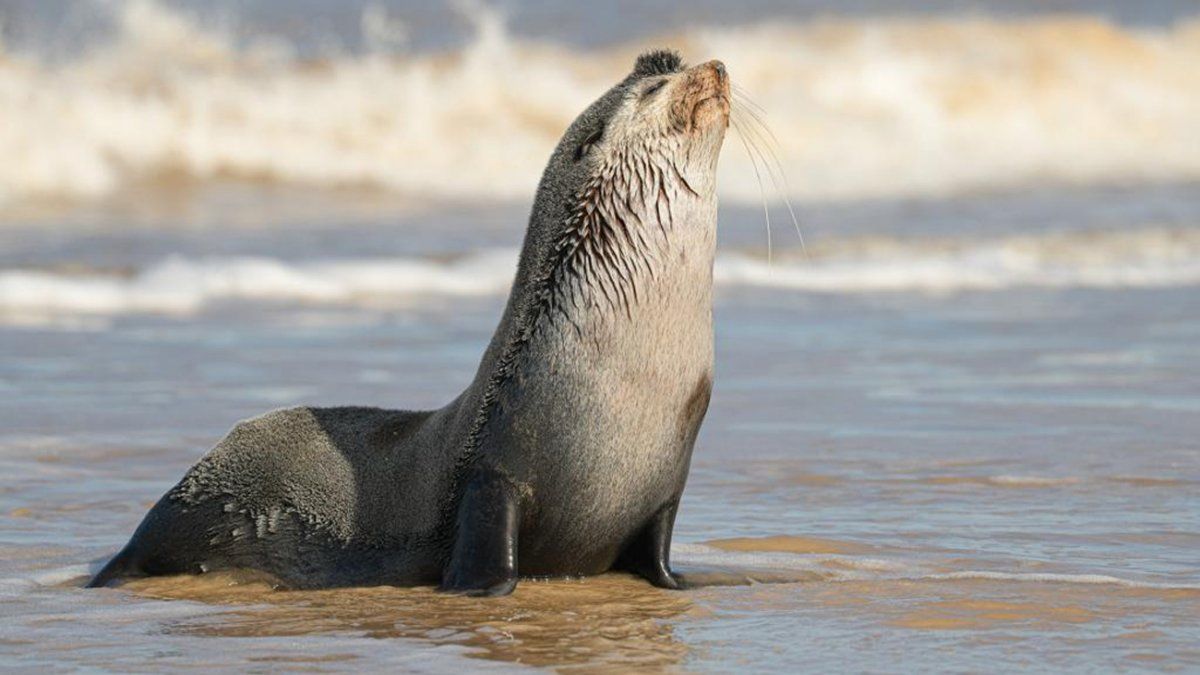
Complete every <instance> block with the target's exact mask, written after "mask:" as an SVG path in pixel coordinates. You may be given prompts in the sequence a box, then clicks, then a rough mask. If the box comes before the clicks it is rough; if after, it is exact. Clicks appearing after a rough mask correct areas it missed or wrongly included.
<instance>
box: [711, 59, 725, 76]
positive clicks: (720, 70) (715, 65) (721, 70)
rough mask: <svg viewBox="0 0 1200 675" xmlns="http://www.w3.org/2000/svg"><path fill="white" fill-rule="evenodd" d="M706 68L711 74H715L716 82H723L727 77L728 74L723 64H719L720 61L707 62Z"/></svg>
mask: <svg viewBox="0 0 1200 675" xmlns="http://www.w3.org/2000/svg"><path fill="white" fill-rule="evenodd" d="M708 67H709V68H712V69H713V72H714V73H716V74H717V79H718V80H724V79H725V78H727V77H729V74H728V73H726V72H725V64H724V63H721V62H720V61H717V60H713V61H709V62H708Z"/></svg>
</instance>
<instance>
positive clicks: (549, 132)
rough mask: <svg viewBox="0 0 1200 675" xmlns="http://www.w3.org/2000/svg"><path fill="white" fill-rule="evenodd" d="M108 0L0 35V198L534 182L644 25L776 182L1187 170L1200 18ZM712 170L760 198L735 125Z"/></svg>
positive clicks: (951, 180)
mask: <svg viewBox="0 0 1200 675" xmlns="http://www.w3.org/2000/svg"><path fill="white" fill-rule="evenodd" d="M108 6H110V7H113V8H114V9H113V11H114V12H115V13H116V16H115V17H114V20H115V23H116V25H117V29H116V32H115V35H114V36H113V38H112V39H111V40H107V41H105V42H104V43H103V44H101V45H99V46H95V47H91V48H88V49H86V50H85V51H84V53H83V54H81V55H77V56H73V57H68V58H65V59H64V58H56V57H52V56H47V55H38V54H31V53H25V52H22V51H20V50H16V49H13V48H5V46H4V45H3V43H0V109H2V110H4V111H5V112H4V118H5V119H4V123H3V124H0V156H3V157H4V158H5V161H4V162H3V163H0V203H3V202H5V201H8V202H10V203H11V202H14V201H23V200H30V199H34V200H38V199H62V198H87V197H96V196H103V195H107V194H110V193H113V192H116V191H119V190H121V189H122V188H125V187H127V186H129V185H131V184H133V183H141V182H146V181H150V182H153V181H155V180H161V179H167V178H174V177H184V178H187V179H199V180H203V179H210V178H214V177H221V178H234V179H239V180H250V181H282V182H289V183H296V184H303V185H313V186H345V185H354V186H374V187H379V188H384V189H388V190H394V191H397V192H399V193H403V194H413V195H421V196H425V197H436V198H445V199H528V198H529V197H530V195H531V193H532V190H533V187H534V185H535V184H536V181H537V177H538V175H539V173H540V172H541V169H542V167H543V164H544V161H545V158H546V157H547V156H548V154H549V151H550V149H551V148H552V146H553V144H554V142H555V141H556V140H557V138H558V136H559V134H560V133H561V131H562V129H563V128H564V127H565V125H566V124H567V123H568V122H569V121H570V120H571V119H572V118H573V117H574V115H575V114H577V113H578V112H579V111H580V110H582V109H583V107H584V106H585V105H587V104H588V103H589V102H590V101H591V100H593V99H594V98H595V97H596V96H597V95H598V94H599V93H600V92H602V91H603V90H604V89H606V88H607V87H608V86H610V85H611V84H612V83H613V82H615V81H617V80H618V79H619V78H620V77H621V76H623V74H624V73H625V72H626V70H627V69H628V67H629V66H630V64H631V61H632V58H633V56H634V55H635V54H636V53H637V52H638V51H639V50H641V49H643V48H645V47H648V46H652V45H671V46H674V47H677V48H679V49H680V50H681V51H682V52H683V53H684V55H685V56H686V57H687V58H689V59H691V60H694V61H696V60H701V59H707V58H712V57H717V58H721V59H723V60H725V61H726V63H727V65H728V67H729V70H730V72H731V73H732V75H733V77H734V80H735V82H737V83H739V84H740V86H741V87H742V88H743V89H745V90H746V91H747V92H749V94H750V95H751V96H752V97H753V98H754V99H755V100H756V102H757V103H758V104H759V105H761V107H762V108H763V109H764V110H765V111H766V116H767V118H768V122H769V124H770V125H771V127H772V128H773V130H774V132H775V135H776V137H777V148H776V151H777V152H778V154H779V158H780V163H781V164H782V165H783V167H784V168H785V170H786V172H787V173H788V175H789V176H790V183H791V187H790V192H791V194H792V196H793V197H801V198H834V199H837V198H857V197H864V196H894V195H936V194H946V193H954V192H961V191H964V190H972V189H979V188H992V187H996V186H1008V185H1021V184H1029V183H1036V182H1043V181H1058V182H1066V183H1087V182H1096V181H1104V182H1141V181H1159V180H1170V181H1181V180H1182V181H1187V180H1196V179H1200V153H1197V152H1196V151H1195V147H1194V143H1192V142H1190V141H1191V139H1195V138H1197V137H1200V68H1197V67H1196V64H1197V63H1200V22H1198V21H1190V22H1188V21H1181V22H1179V23H1177V24H1176V25H1174V26H1172V27H1168V28H1159V29H1149V28H1147V29H1134V28H1126V27H1120V26H1117V25H1114V24H1111V23H1107V22H1105V21H1104V20H1102V19H1096V18H1084V17H1058V18H1038V19H1022V20H999V19H987V18H978V19H939V18H912V19H842V20H826V21H817V22H798V21H776V22H771V23H766V22H764V23H761V24H757V25H748V26H742V27H720V28H718V27H708V28H705V27H698V28H690V29H686V30H684V31H683V32H682V33H678V34H670V35H661V36H658V37H656V38H654V39H652V40H645V41H639V42H638V43H636V44H633V43H630V44H621V45H616V46H607V47H602V48H598V49H592V50H583V49H580V48H572V47H569V46H566V45H561V44H552V43H546V42H539V41H534V40H529V39H520V38H516V37H512V36H510V35H509V34H508V33H507V32H506V30H505V27H504V24H503V21H502V20H501V18H500V17H499V16H498V15H497V14H496V13H495V12H493V11H488V10H476V11H473V12H472V13H471V16H470V17H468V18H469V19H470V20H471V21H473V22H474V25H475V37H474V39H473V41H472V42H470V44H468V45H467V46H465V47H463V48H461V49H458V50H456V51H451V52H445V53H406V52H397V51H391V52H387V51H383V50H377V51H374V52H370V51H368V52H367V53H362V54H341V55H332V56H326V57H322V58H312V57H299V56H296V55H295V54H296V52H297V50H296V49H295V48H293V47H291V46H289V45H288V44H287V43H286V42H281V41H280V40H279V39H268V38H264V39H263V41H261V42H259V43H252V44H249V45H243V44H238V43H237V41H235V40H234V39H232V38H230V37H228V36H227V35H226V34H225V33H223V32H222V31H221V30H219V29H216V28H212V27H209V26H205V25H201V24H200V23H199V22H198V21H196V20H193V19H190V18H188V17H187V16H186V15H184V14H181V13H178V12H177V11H175V10H170V9H168V8H166V7H164V6H162V5H159V4H155V3H153V2H149V1H148V0H131V1H129V2H124V3H115V4H113V5H108ZM380 11H381V10H378V9H373V10H372V12H373V14H372V20H373V21H374V23H378V22H379V21H381V20H385V19H386V21H387V22H391V23H394V24H399V23H402V22H403V18H404V17H402V16H390V17H389V16H384V17H382V18H381V17H380V16H379V12H380ZM2 19H3V17H2V16H0V20H2ZM366 23H367V22H364V25H366ZM371 25H374V24H371ZM721 171H722V176H721V185H722V194H723V196H724V197H725V198H727V199H734V200H739V201H748V202H757V201H758V200H759V199H760V196H759V187H758V183H757V182H756V180H755V177H754V171H753V168H752V167H751V164H750V160H749V158H748V157H747V156H746V154H745V153H743V152H741V148H740V147H737V143H736V142H732V143H731V144H730V147H728V148H727V150H726V152H725V157H724V159H723V163H722V169H721ZM768 188H770V186H769V185H768Z"/></svg>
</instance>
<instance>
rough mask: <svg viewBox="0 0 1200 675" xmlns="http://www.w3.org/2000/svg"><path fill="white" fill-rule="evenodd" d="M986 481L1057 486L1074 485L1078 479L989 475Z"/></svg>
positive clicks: (1001, 483) (1002, 483) (1018, 485)
mask: <svg viewBox="0 0 1200 675" xmlns="http://www.w3.org/2000/svg"><path fill="white" fill-rule="evenodd" d="M987 482H989V483H991V484H993V485H1002V486H1005V487H1058V486H1062V485H1074V484H1076V483H1078V482H1079V479H1078V478H1069V477H1068V478H1051V477H1048V476H989V477H988V479H987Z"/></svg>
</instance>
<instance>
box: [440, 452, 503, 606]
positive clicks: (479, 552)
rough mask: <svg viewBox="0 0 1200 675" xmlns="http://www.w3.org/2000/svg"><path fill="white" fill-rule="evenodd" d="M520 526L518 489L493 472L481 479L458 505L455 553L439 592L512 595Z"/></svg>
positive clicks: (474, 480) (482, 474)
mask: <svg viewBox="0 0 1200 675" xmlns="http://www.w3.org/2000/svg"><path fill="white" fill-rule="evenodd" d="M520 520H521V518H520V502H519V493H518V490H517V488H516V486H514V485H513V484H512V483H511V482H510V481H509V480H508V479H507V478H505V477H504V476H502V475H500V474H498V473H496V472H494V471H488V470H481V471H480V472H479V473H477V474H476V475H475V476H474V478H472V479H471V482H470V483H468V484H467V488H466V491H465V492H464V493H463V498H462V502H461V503H460V504H459V508H458V529H457V532H456V534H455V539H454V550H453V552H452V553H451V556H450V562H449V564H447V565H446V569H445V570H444V572H443V574H442V584H441V586H439V587H438V590H440V591H445V592H448V593H458V594H461V595H470V596H499V595H508V594H509V593H512V592H513V589H514V588H516V586H517V539H518V535H519V534H520V531H519V530H520Z"/></svg>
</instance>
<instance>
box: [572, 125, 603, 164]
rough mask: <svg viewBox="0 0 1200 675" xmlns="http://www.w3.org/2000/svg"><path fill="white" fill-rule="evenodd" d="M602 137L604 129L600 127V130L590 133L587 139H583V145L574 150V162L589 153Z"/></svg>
mask: <svg viewBox="0 0 1200 675" xmlns="http://www.w3.org/2000/svg"><path fill="white" fill-rule="evenodd" d="M603 137H604V128H603V127H601V128H600V129H598V130H596V131H594V132H592V133H591V134H590V135H588V137H587V138H585V139H583V143H580V144H579V147H578V148H576V150H575V161H576V162H578V161H579V160H581V159H583V156H584V155H586V154H588V153H589V152H591V150H592V146H593V145H595V144H597V143H599V142H600V139H601V138H603Z"/></svg>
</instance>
